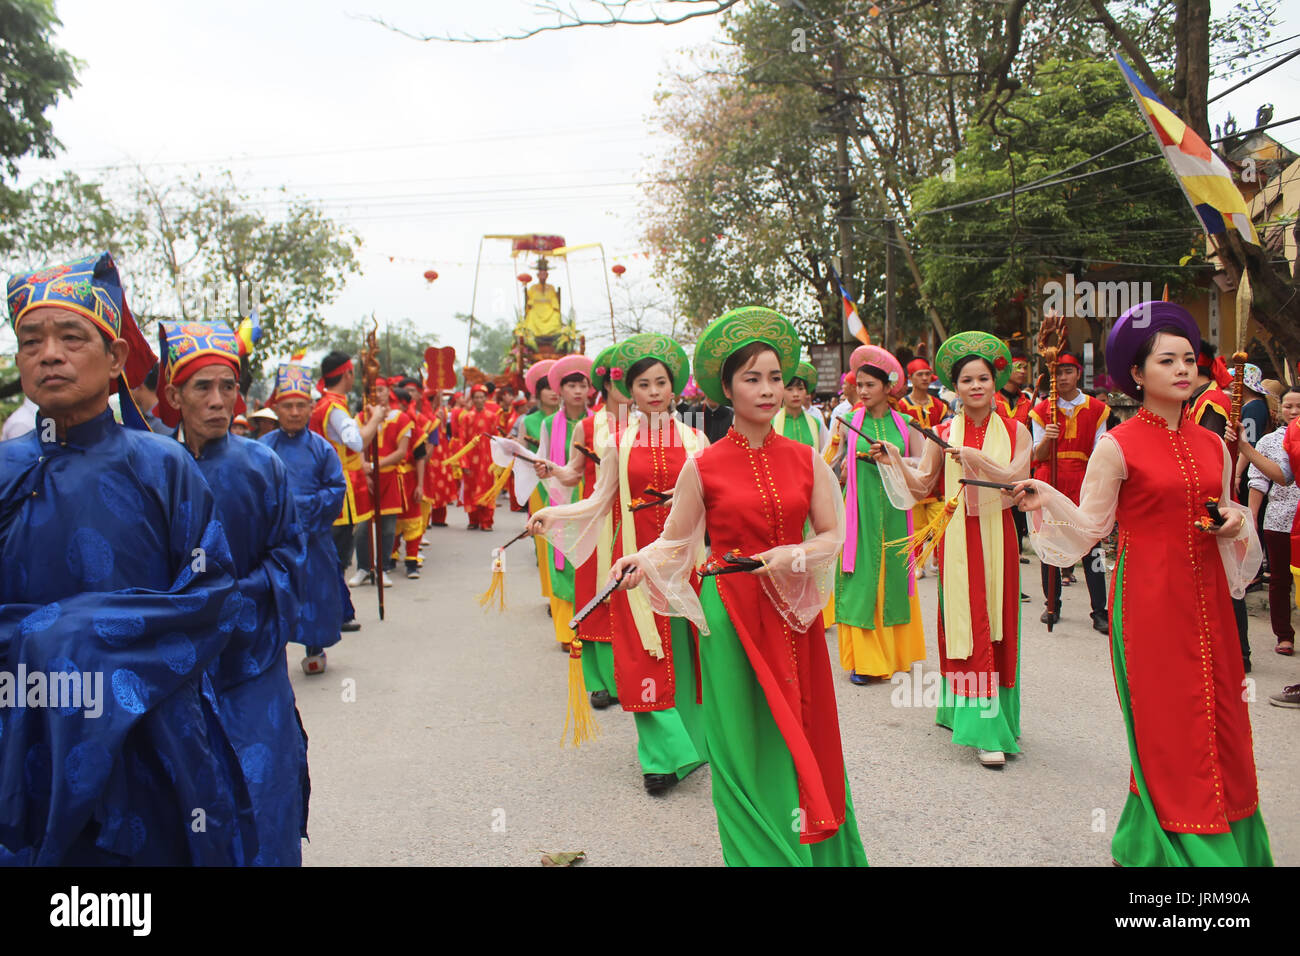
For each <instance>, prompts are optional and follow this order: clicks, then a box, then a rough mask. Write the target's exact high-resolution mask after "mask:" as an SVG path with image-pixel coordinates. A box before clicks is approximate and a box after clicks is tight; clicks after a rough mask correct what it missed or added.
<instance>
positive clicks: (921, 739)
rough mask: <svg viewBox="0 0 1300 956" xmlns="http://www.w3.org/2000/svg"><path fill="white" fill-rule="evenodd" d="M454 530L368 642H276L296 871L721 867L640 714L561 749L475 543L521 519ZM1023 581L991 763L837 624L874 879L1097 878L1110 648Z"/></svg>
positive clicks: (1292, 852) (1282, 794)
mask: <svg viewBox="0 0 1300 956" xmlns="http://www.w3.org/2000/svg"><path fill="white" fill-rule="evenodd" d="M451 521H452V526H451V527H448V528H433V529H430V531H429V535H428V537H429V541H430V543H429V545H428V547H427V548H426V550H425V555H426V561H425V565H424V569H423V572H422V576H421V577H420V579H419V580H414V581H412V580H408V579H407V578H406V577H405V575H404V574H403V573H402V572H401V571H398V572H396V573H395V574H393V575H391V576H392V577H393V587H392V588H391V589H389V590H388V591H387V592H386V604H387V610H386V619H385V620H384V621H383V622H380V621H379V619H378V614H377V610H376V602H375V595H374V588H358V589H354V591H353V598H354V601H355V603H356V605H357V612H358V620H360V621H361V622H362V625H363V627H362V630H361V631H359V632H357V633H353V634H346V635H344V639H343V641H342V643H340V644H338V645H336V646H335V647H333V648H331V649H330V651H329V668H328V670H327V672H326V673H325V674H323V675H319V676H311V677H309V676H307V675H305V674H304V673H303V672H302V670H301V668H300V666H299V660H300V658H301V654H302V649H301V648H300V647H298V646H297V645H290V649H289V668H290V674H291V677H292V680H293V684H294V689H295V691H296V693H297V696H298V707H299V710H300V711H301V713H302V718H303V722H304V724H305V726H306V728H307V733H308V736H309V737H310V744H309V750H308V757H309V761H310V766H311V778H312V795H311V817H310V825H309V829H310V833H311V842H310V843H309V844H307V845H306V846H305V847H304V862H305V863H306V864H307V865H317V866H326V865H351V866H355V865H372V866H373V865H379V866H384V865H402V864H434V865H464V864H475V865H509V866H518V865H528V866H535V865H538V863H539V861H540V855H541V853H543V852H551V851H578V850H581V851H585V853H586V854H587V865H589V866H613V865H634V866H668V865H673V866H711V865H720V864H721V863H722V854H721V851H720V849H719V846H718V841H717V832H716V824H715V820H714V816H713V805H712V802H711V800H710V795H709V771H708V768H707V767H704V768H701V769H700V770H698V771H696V772H695V773H694V774H692V775H691V776H690V777H688V778H687V779H686V780H684V781H683V782H682V783H681V784H679V785H678V786H677V787H676V788H675V789H674V790H672V791H670V792H669V793H668V794H666V795H664V796H661V797H651V796H649V795H647V794H646V793H645V791H644V789H643V788H642V782H641V772H640V768H639V766H638V765H637V760H636V732H635V729H634V726H633V722H632V717H631V715H630V714H626V713H623V712H622V711H621V710H619V709H618V708H617V707H614V708H611V709H609V710H605V711H602V712H598V713H597V720H598V722H599V725H600V730H601V736H600V737H599V738H598V739H597V740H596V741H594V742H593V743H591V744H586V745H584V746H583V747H581V748H580V749H575V748H574V747H572V746H571V745H570V746H561V740H560V737H561V730H562V728H563V726H564V719H565V709H566V704H567V676H568V666H567V664H568V659H567V657H566V656H565V655H563V654H562V653H561V652H560V650H559V649H558V645H557V643H556V641H555V638H554V635H553V631H552V629H551V621H550V618H549V617H548V616H547V613H546V603H545V601H544V600H543V599H542V598H541V596H540V592H539V589H538V584H537V571H536V566H535V562H534V560H533V551H532V545H531V543H530V542H528V541H522V542H519V543H518V544H516V545H514V546H513V547H512V548H510V549H509V551H508V552H507V555H508V558H509V560H508V563H507V575H506V580H507V586H506V588H507V590H506V594H507V597H506V610H505V612H504V613H498V612H497V611H496V610H495V609H493V610H490V611H484V610H483V609H482V608H480V607H479V605H478V602H477V600H476V597H477V595H479V594H480V593H481V592H483V591H484V590H485V589H486V588H487V586H488V583H489V580H490V575H491V568H490V556H489V552H490V550H491V549H492V548H493V547H494V546H497V545H500V544H504V543H505V542H506V541H507V540H509V538H510V537H512V536H513V535H514V534H516V533H517V532H519V531H520V530H522V528H523V516H522V515H520V514H515V513H512V512H510V511H508V510H506V509H505V508H498V509H497V519H496V529H495V530H494V531H493V532H492V533H490V534H487V533H482V532H479V531H467V530H466V529H465V524H464V517H463V514H462V513H461V512H460V510H459V509H453V510H452V512H451ZM1022 569H1023V571H1024V572H1025V574H1024V582H1025V587H1024V590H1025V591H1026V592H1027V593H1029V594H1031V595H1034V601H1033V602H1030V603H1026V604H1024V605H1023V608H1024V618H1023V625H1022V647H1023V650H1022V662H1021V684H1022V710H1021V714H1022V734H1023V735H1022V737H1021V741H1020V742H1021V746H1022V748H1023V750H1024V753H1023V755H1022V756H1019V757H1017V758H1014V759H1010V760H1008V762H1007V765H1006V767H1005V768H1003V769H1001V770H990V769H986V768H984V767H982V766H980V764H979V763H978V761H977V760H976V758H975V754H974V751H972V750H970V749H969V748H965V747H958V746H956V745H954V744H953V743H952V742H951V738H950V734H949V733H948V732H947V731H945V730H943V729H942V728H939V727H936V726H935V724H934V711H933V709H932V708H931V707H927V706H924V704H925V701H924V697H923V695H921V696H922V700H921V704H922V705H921V706H914V705H913V704H914V700H913V696H914V695H913V693H912V691H911V688H910V687H902V686H893V685H890V684H878V685H872V686H867V687H857V686H854V685H852V684H850V683H849V682H848V679H847V675H845V674H844V673H843V672H842V671H840V669H839V665H838V660H839V656H838V650H837V646H836V637H835V631H834V629H833V628H832V629H831V630H830V631H828V633H827V641H828V643H829V646H830V654H831V659H832V662H833V663H834V665H835V670H836V675H837V679H836V693H837V698H838V704H839V714H840V727H841V732H842V736H843V741H844V758H845V763H846V766H847V769H848V776H849V783H850V786H851V788H852V793H853V798H854V804H855V806H856V809H857V816H858V824H859V829H860V832H861V834H862V842H863V845H864V846H865V848H866V852H867V857H868V859H869V861H870V862H871V863H872V865H876V866H879V865H885V866H908V865H924V866H939V865H953V864H956V865H986V864H989V865H992V864H998V865H1013V866H1043V865H1079V866H1109V865H1110V863H1111V858H1110V838H1111V836H1112V835H1113V834H1114V831H1115V824H1116V822H1117V821H1118V819H1119V813H1120V809H1121V807H1122V806H1123V803H1124V799H1125V795H1126V793H1127V790H1128V779H1129V762H1128V751H1127V746H1126V743H1125V736H1124V726H1123V722H1122V718H1121V715H1120V711H1119V707H1118V704H1117V703H1116V700H1115V689H1114V680H1113V677H1112V674H1111V669H1110V657H1109V652H1108V644H1107V640H1108V639H1107V638H1106V637H1104V636H1103V635H1101V634H1098V633H1096V632H1095V631H1093V630H1092V627H1091V624H1090V622H1089V620H1088V615H1087V610H1088V607H1087V590H1086V588H1085V587H1084V584H1083V579H1082V575H1080V576H1079V583H1078V584H1077V585H1075V586H1073V587H1069V588H1066V589H1065V591H1064V599H1063V605H1064V607H1063V613H1064V619H1063V620H1062V621H1061V623H1060V624H1058V625H1057V626H1056V629H1055V631H1054V633H1052V634H1048V633H1047V628H1046V626H1045V625H1043V624H1040V623H1039V620H1038V617H1039V614H1041V610H1042V605H1041V592H1040V588H1039V572H1038V562H1037V559H1035V560H1034V562H1033V563H1032V564H1030V565H1023V566H1022ZM936 584H937V582H936V581H935V579H934V578H926V579H925V580H922V581H920V582H919V588H920V593H921V601H922V607H923V613H924V620H925V627H926V639H927V640H926V642H927V646H928V649H929V657H928V659H927V660H926V662H925V664H924V669H925V670H927V671H928V670H932V669H934V668H936V667H937V665H938V654H937V651H936V648H935V638H934V633H935V632H934V621H935V614H936V593H935V592H936ZM1171 600H1177V596H1176V595H1171ZM1248 601H1249V605H1250V610H1251V642H1252V647H1253V656H1254V672H1253V673H1252V674H1251V675H1250V677H1251V678H1253V680H1254V687H1255V690H1254V697H1255V699H1254V701H1253V702H1252V703H1251V704H1250V715H1251V722H1252V726H1253V728H1254V738H1255V759H1256V764H1257V768H1258V773H1259V784H1260V801H1261V807H1262V809H1263V814H1264V819H1265V821H1266V823H1267V825H1268V829H1269V833H1270V836H1271V838H1272V845H1273V854H1274V858H1275V860H1276V862H1277V863H1278V864H1292V865H1294V864H1296V863H1300V807H1297V803H1296V800H1295V794H1294V790H1295V784H1296V780H1297V771H1296V765H1297V743H1298V742H1300V710H1291V709H1283V708H1279V707H1274V706H1271V705H1270V704H1269V703H1268V695H1269V694H1272V693H1276V692H1277V691H1279V690H1280V689H1281V688H1282V686H1283V685H1284V684H1292V683H1297V682H1300V657H1293V658H1284V657H1280V656H1278V655H1276V654H1274V653H1273V651H1272V648H1273V636H1272V633H1271V631H1270V630H1269V626H1268V618H1267V609H1266V606H1265V604H1264V596H1263V595H1262V594H1251V595H1249V597H1248ZM705 639H706V640H707V638H705ZM705 680H706V683H705V692H706V693H707V675H706V678H705ZM922 686H924V684H922ZM1249 690H1250V688H1248V692H1249ZM1287 781H1290V783H1289V784H1288V782H1287Z"/></svg>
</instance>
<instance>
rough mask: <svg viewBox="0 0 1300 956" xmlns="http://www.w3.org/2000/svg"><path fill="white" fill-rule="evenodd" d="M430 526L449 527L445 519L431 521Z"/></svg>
mask: <svg viewBox="0 0 1300 956" xmlns="http://www.w3.org/2000/svg"><path fill="white" fill-rule="evenodd" d="M429 526H430V527H432V528H445V527H447V522H445V521H432V522H430V524H429Z"/></svg>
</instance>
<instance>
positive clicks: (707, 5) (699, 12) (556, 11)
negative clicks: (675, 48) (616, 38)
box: [357, 0, 740, 43]
mask: <svg viewBox="0 0 1300 956" xmlns="http://www.w3.org/2000/svg"><path fill="white" fill-rule="evenodd" d="M739 2H740V0H663V3H664V5H665V6H666V7H668V8H671V9H674V10H681V9H682V8H683V7H685V8H687V9H686V11H685V12H683V13H681V14H680V15H669V16H661V15H660V14H659V12H658V11H657V10H656V8H655V7H654V6H651V8H650V9H651V11H652V12H651V14H650V15H648V16H644V17H641V18H637V17H636V16H635V15H634V14H630V13H629V11H628V7H630V6H632V5H633V4H634V3H636V0H626V2H623V3H607V2H604V0H597V5H598V6H599V7H600V8H601V9H602V10H603V11H604V13H605V18H604V19H588V18H586V17H584V16H582V15H581V14H579V13H578V11H577V9H576V8H575V7H574V6H572V5H570V6H569V7H568V9H564V8H561V7H560V5H559V4H558V3H537V4H534V5H533V6H534V8H535V9H536V11H537V12H538V13H540V14H549V15H553V16H555V17H556V22H555V23H549V24H544V25H542V26H539V27H531V28H526V29H520V30H518V31H516V32H514V33H507V34H502V35H501V36H496V37H478V36H468V35H467V36H452V35H451V34H449V33H447V34H432V33H413V32H411V31H409V30H404V29H402V28H401V27H398V26H395V25H393V24H392V23H389V22H388V21H387V20H385V19H384V18H382V17H374V16H359V17H357V19H359V20H369V21H370V22H371V23H375V24H378V25H379V26H381V27H383V28H384V29H386V30H391V31H393V32H394V33H397V34H400V35H401V36H404V37H407V38H408V39H411V40H419V41H420V42H422V43H428V42H431V41H436V42H439V43H503V42H505V41H507V40H527V39H529V38H530V37H535V36H538V35H539V34H542V33H553V32H555V31H557V30H572V29H576V28H579V27H612V26H656V25H657V26H672V25H674V24H678V23H685V22H686V21H688V20H695V19H698V18H699V17H712V16H716V15H718V14H719V13H722V12H723V11H724V10H729V9H730V8H732V7H734V6H735V5H736V4H737V3H739Z"/></svg>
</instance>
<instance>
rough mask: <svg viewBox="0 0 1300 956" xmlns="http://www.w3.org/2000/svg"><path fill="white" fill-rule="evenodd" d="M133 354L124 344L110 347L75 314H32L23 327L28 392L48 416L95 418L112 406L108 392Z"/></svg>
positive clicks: (21, 369)
mask: <svg viewBox="0 0 1300 956" xmlns="http://www.w3.org/2000/svg"><path fill="white" fill-rule="evenodd" d="M129 350H130V347H129V346H128V345H127V344H126V342H125V341H123V340H122V339H116V340H114V341H113V342H107V341H106V340H105V338H104V335H103V333H101V332H100V331H99V328H98V327H97V326H95V324H94V323H92V322H91V321H90V320H89V319H87V318H85V317H83V316H80V315H77V314H76V313H74V312H69V311H68V310H66V309H59V308H54V307H52V306H48V307H41V308H39V309H33V310H32V311H31V312H29V313H28V314H27V315H26V316H24V317H23V320H22V323H21V324H20V325H19V326H18V374H19V376H20V377H21V379H22V383H23V392H25V393H26V395H27V397H28V398H30V399H31V400H32V401H33V402H35V403H36V404H37V406H39V408H40V409H41V411H42V412H43V413H44V414H46V415H51V416H54V417H55V418H63V417H66V416H69V415H75V417H76V418H77V419H78V420H85V419H87V418H93V417H94V415H96V414H99V413H100V412H102V411H103V410H104V409H105V408H107V407H108V393H109V389H110V388H111V386H112V383H113V382H114V380H116V379H117V377H118V376H119V375H121V374H122V368H123V366H124V365H125V364H126V358H127V354H128V352H129ZM77 413H86V414H77Z"/></svg>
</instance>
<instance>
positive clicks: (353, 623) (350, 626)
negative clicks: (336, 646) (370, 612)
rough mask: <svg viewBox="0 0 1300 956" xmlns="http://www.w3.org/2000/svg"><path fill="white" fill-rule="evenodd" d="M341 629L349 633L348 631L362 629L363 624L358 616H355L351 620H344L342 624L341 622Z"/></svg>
mask: <svg viewBox="0 0 1300 956" xmlns="http://www.w3.org/2000/svg"><path fill="white" fill-rule="evenodd" d="M339 630H340V631H343V632H344V633H347V632H348V631H359V630H361V625H360V624H358V623H357V619H356V618H353V619H352V620H350V621H344V622H343V623H342V624H340V625H339Z"/></svg>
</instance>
